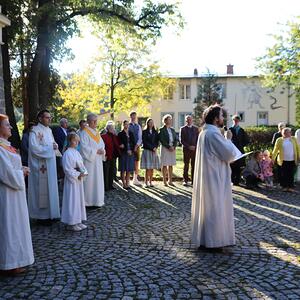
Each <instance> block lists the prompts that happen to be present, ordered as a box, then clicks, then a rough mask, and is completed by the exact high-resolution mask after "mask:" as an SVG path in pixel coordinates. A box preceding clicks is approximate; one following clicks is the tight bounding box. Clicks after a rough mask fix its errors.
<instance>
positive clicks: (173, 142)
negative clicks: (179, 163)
mask: <svg viewBox="0 0 300 300" xmlns="http://www.w3.org/2000/svg"><path fill="white" fill-rule="evenodd" d="M172 122H173V120H172V116H171V115H165V116H164V117H163V123H164V124H165V125H164V126H163V127H161V128H160V131H159V141H160V143H161V145H162V146H161V167H162V175H163V181H164V185H165V186H168V185H170V186H174V183H173V180H172V174H173V166H175V165H176V146H177V143H178V139H177V136H176V132H175V130H174V128H172Z"/></svg>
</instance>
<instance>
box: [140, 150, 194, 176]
mask: <svg viewBox="0 0 300 300" xmlns="http://www.w3.org/2000/svg"><path fill="white" fill-rule="evenodd" d="M189 171H190V170H189ZM190 173H191V171H190ZM144 175H145V170H140V177H144ZM173 175H174V178H175V179H177V180H178V179H180V180H182V175H183V153H182V147H177V148H176V166H174V167H173ZM153 177H154V179H155V180H162V175H161V171H160V170H154V176H153Z"/></svg>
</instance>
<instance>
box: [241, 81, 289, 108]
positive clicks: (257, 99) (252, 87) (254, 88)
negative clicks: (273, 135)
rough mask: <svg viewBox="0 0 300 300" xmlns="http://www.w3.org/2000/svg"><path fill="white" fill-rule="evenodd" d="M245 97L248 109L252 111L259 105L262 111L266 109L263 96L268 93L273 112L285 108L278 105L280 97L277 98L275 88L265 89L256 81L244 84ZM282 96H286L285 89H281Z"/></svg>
mask: <svg viewBox="0 0 300 300" xmlns="http://www.w3.org/2000/svg"><path fill="white" fill-rule="evenodd" d="M244 86H245V87H244V88H243V95H244V98H245V99H246V101H247V103H248V105H249V106H248V108H247V109H252V108H253V106H254V105H258V107H259V108H260V109H264V108H265V107H264V106H263V105H262V100H263V95H265V93H267V95H268V96H269V98H270V100H271V101H272V103H271V104H270V108H271V109H272V110H276V109H280V108H284V106H282V105H278V104H277V103H278V96H276V93H275V88H269V89H267V90H266V89H263V88H261V87H260V86H259V85H258V84H257V83H255V81H254V80H252V81H251V82H250V83H244ZM279 94H280V95H284V94H285V87H281V90H280V92H279Z"/></svg>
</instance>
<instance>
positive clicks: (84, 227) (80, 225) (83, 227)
mask: <svg viewBox="0 0 300 300" xmlns="http://www.w3.org/2000/svg"><path fill="white" fill-rule="evenodd" d="M77 226H78V227H80V228H81V229H82V230H84V229H87V226H86V225H84V224H82V223H80V224H77Z"/></svg>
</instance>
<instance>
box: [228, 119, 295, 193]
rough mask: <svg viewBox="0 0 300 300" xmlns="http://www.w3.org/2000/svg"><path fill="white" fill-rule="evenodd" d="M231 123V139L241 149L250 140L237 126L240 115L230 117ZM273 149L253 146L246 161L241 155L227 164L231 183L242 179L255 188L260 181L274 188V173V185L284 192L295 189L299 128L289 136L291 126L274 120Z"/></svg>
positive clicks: (249, 186) (238, 182) (242, 149)
mask: <svg viewBox="0 0 300 300" xmlns="http://www.w3.org/2000/svg"><path fill="white" fill-rule="evenodd" d="M232 120H233V126H232V127H230V128H229V130H230V131H231V133H232V142H233V144H234V145H235V146H236V147H237V148H238V149H239V150H240V152H241V153H244V148H245V146H247V145H248V144H249V143H250V140H249V137H248V135H247V133H246V132H245V130H244V129H243V128H241V127H240V117H239V116H238V115H234V116H233V117H232ZM272 146H273V149H272V150H271V152H270V151H269V150H268V149H261V150H256V151H254V152H253V153H252V154H251V157H250V158H249V159H248V162H247V163H246V159H245V158H242V159H239V160H237V161H235V162H233V163H231V164H230V166H231V170H232V172H231V181H232V184H233V185H239V184H240V183H241V180H242V179H244V181H245V184H246V187H247V188H249V189H256V188H259V187H260V184H261V183H264V184H265V186H266V187H267V188H274V187H275V185H274V177H276V181H277V182H278V186H280V187H281V188H282V190H283V191H285V192H296V191H295V189H294V187H295V182H296V181H300V168H299V167H298V171H297V166H298V163H299V161H300V130H299V129H298V130H297V131H296V132H295V136H292V130H291V128H289V127H286V124H285V123H283V122H280V123H279V124H278V132H276V133H274V135H273V138H272Z"/></svg>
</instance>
